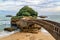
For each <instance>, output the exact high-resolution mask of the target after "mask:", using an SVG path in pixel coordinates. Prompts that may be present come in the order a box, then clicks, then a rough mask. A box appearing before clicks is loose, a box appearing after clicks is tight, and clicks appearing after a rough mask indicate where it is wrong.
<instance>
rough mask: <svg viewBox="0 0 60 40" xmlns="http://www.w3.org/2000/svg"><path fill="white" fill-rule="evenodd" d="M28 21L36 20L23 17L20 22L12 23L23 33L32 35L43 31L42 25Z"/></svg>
mask: <svg viewBox="0 0 60 40" xmlns="http://www.w3.org/2000/svg"><path fill="white" fill-rule="evenodd" d="M27 20H34V19H32V18H29V17H23V18H21V19H19V21H14V20H13V21H12V22H11V23H12V24H15V25H17V26H15V27H17V28H19V29H20V30H21V31H22V32H31V33H38V31H39V30H40V29H41V26H40V25H37V24H32V23H30V22H26V21H27Z"/></svg>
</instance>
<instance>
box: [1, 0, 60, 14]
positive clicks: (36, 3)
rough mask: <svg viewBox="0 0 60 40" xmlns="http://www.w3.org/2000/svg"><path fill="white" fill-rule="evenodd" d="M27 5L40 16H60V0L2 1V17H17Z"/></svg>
mask: <svg viewBox="0 0 60 40" xmlns="http://www.w3.org/2000/svg"><path fill="white" fill-rule="evenodd" d="M25 5H28V6H29V7H31V8H33V9H34V10H35V11H37V12H38V15H60V0H0V15H16V13H17V12H18V11H19V10H20V9H21V8H22V7H23V6H25Z"/></svg>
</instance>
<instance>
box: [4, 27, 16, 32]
mask: <svg viewBox="0 0 60 40" xmlns="http://www.w3.org/2000/svg"><path fill="white" fill-rule="evenodd" d="M14 30H16V29H15V28H4V31H9V32H12V31H14Z"/></svg>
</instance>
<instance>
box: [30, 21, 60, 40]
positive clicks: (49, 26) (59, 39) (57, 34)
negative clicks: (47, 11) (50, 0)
mask: <svg viewBox="0 0 60 40" xmlns="http://www.w3.org/2000/svg"><path fill="white" fill-rule="evenodd" d="M30 22H32V23H33V24H38V25H40V26H42V27H43V28H44V29H46V30H47V31H48V32H49V33H50V34H51V35H52V36H53V37H54V38H55V39H56V40H60V28H59V27H58V26H57V25H54V24H53V23H50V22H47V21H43V20H34V21H30Z"/></svg>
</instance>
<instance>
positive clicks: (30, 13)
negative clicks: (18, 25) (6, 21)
mask: <svg viewBox="0 0 60 40" xmlns="http://www.w3.org/2000/svg"><path fill="white" fill-rule="evenodd" d="M16 16H32V17H34V16H36V17H37V16H38V13H37V12H36V11H34V10H33V9H32V8H30V7H28V6H24V7H23V8H21V9H20V10H19V12H18V13H17V14H16Z"/></svg>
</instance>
